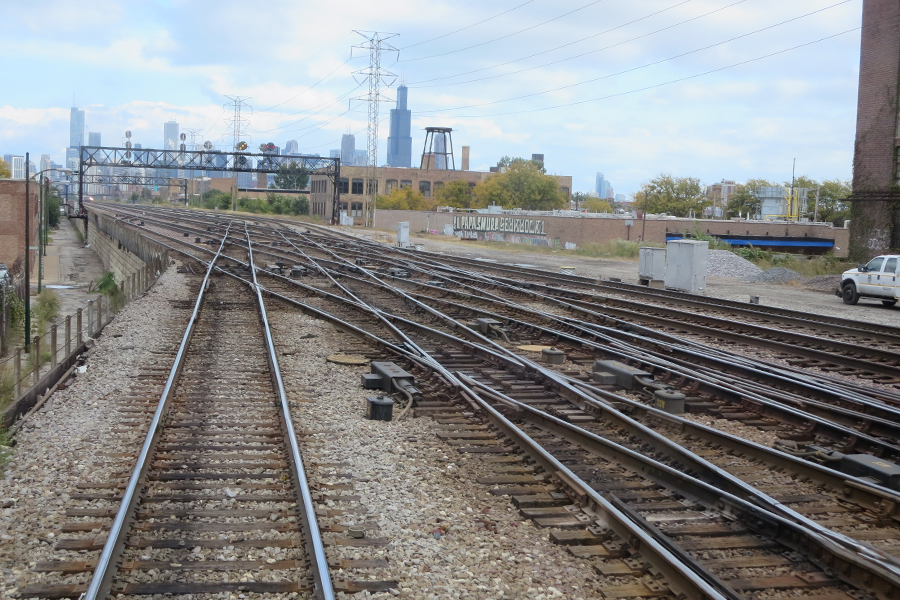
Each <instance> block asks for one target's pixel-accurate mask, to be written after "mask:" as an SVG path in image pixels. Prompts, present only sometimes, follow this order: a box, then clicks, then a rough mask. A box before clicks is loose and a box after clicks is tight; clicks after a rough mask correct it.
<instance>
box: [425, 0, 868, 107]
mask: <svg viewBox="0 0 900 600" xmlns="http://www.w3.org/2000/svg"><path fill="white" fill-rule="evenodd" d="M852 1H853V0H841V2H838V3H836V4H832V5H831V6H826V7H825V8H820V9H818V10H814V11H812V12H808V13H806V14H803V15H800V16H797V17H792V18H790V19H787V20H785V21H781V22H780V23H775V24H774V25H768V26H766V27H762V28H760V29H757V30H755V31H751V32H748V33H743V34H741V35H738V36H735V37H732V38H729V39H727V40H723V41H721V42H716V43H715V44H709V45H708V46H703V47H701V48H695V49H694V50H689V51H687V52H682V53H681V54H676V55H674V56H669V57H668V58H663V59H660V60H657V61H653V62H651V63H647V64H645V65H640V66H638V67H632V68H630V69H625V70H623V71H618V72H616V73H610V74H609V75H601V76H600V77H594V78H592V79H587V80H585V81H579V82H576V83H570V84H568V85H563V86H560V87H557V88H553V89H550V90H544V91H541V92H534V93H531V94H523V95H521V96H514V97H512V98H504V99H502V100H492V101H491V102H482V103H479V104H468V105H465V106H457V107H454V108H442V109H435V110H424V111H418V112H417V113H416V114H427V113H437V112H443V111H447V110H462V109H465V108H476V107H479V106H490V105H492V104H501V103H504V102H512V101H514V100H523V99H525V98H533V97H535V96H543V95H544V94H551V93H553V92H559V91H561V90H566V89H570V88H573V87H578V86H580V85H586V84H588V83H596V82H597V81H601V80H603V79H609V78H611V77H616V76H618V75H623V74H625V73H632V72H634V71H639V70H641V69H646V68H648V67H652V66H655V65H659V64H662V63H664V62H668V61H670V60H675V59H677V58H683V57H685V56H688V55H690V54H696V53H697V52H702V51H703V50H709V49H710V48H715V47H716V46H721V45H723V44H727V43H729V42H733V41H735V40H739V39H741V38H745V37H748V36H751V35H755V34H757V33H760V32H763V31H766V30H769V29H774V28H775V27H780V26H781V25H785V24H787V23H791V22H793V21H797V20H799V19H803V18H805V17H809V16H811V15H814V14H816V13H820V12H823V11H826V10H828V9H831V8H834V7H836V6H840V5H841V4H847V3H848V2H852Z"/></svg>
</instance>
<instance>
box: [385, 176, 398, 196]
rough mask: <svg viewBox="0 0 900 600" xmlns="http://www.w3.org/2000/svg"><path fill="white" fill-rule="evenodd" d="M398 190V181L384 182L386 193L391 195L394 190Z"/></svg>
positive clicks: (389, 180)
mask: <svg viewBox="0 0 900 600" xmlns="http://www.w3.org/2000/svg"><path fill="white" fill-rule="evenodd" d="M396 189H397V180H396V179H388V180H387V181H385V182H384V193H386V194H390V193H391V192H393V191H394V190H396Z"/></svg>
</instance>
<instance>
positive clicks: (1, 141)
mask: <svg viewBox="0 0 900 600" xmlns="http://www.w3.org/2000/svg"><path fill="white" fill-rule="evenodd" d="M39 4H40V3H39ZM101 5H102V6H107V5H106V4H105V3H100V2H97V3H91V4H90V6H89V7H88V10H86V11H85V12H84V14H83V15H81V14H75V15H74V16H71V17H70V18H68V19H64V18H62V17H61V15H60V14H58V11H53V10H48V11H40V12H41V13H42V14H43V19H44V20H43V22H42V25H41V27H34V26H33V25H32V23H31V21H30V20H29V19H30V16H29V15H30V14H31V12H30V11H26V10H25V9H24V8H22V7H15V6H14V7H11V8H10V10H9V12H8V15H7V16H8V18H7V19H6V20H5V23H4V24H0V31H3V32H4V34H5V35H4V36H0V47H3V46H4V45H5V47H6V49H7V51H8V52H12V53H15V52H22V51H24V50H27V49H36V48H40V52H38V53H37V54H36V55H35V58H34V59H33V61H32V62H33V63H34V62H35V61H36V64H34V65H32V66H36V67H38V68H43V67H46V68H48V69H49V68H51V67H52V68H54V69H56V70H58V71H62V75H61V76H60V77H55V78H54V81H53V86H52V87H51V88H49V89H47V88H41V89H38V88H34V89H30V88H28V89H10V90H6V92H7V93H5V98H4V105H3V107H2V109H0V151H2V152H4V153H5V152H11V153H14V154H21V153H24V152H25V151H30V152H31V153H32V154H33V155H36V156H39V155H40V154H50V155H51V156H52V157H53V158H54V159H56V160H59V159H60V158H61V157H62V156H63V153H64V152H65V149H66V148H67V147H69V145H67V144H66V142H71V139H69V140H66V138H65V128H67V127H68V126H69V117H70V111H71V107H70V105H71V104H72V93H73V92H75V94H76V97H77V99H78V106H79V108H78V110H83V111H85V112H86V120H87V121H89V124H88V126H89V128H90V129H91V130H92V131H95V132H100V133H101V134H102V136H103V139H106V140H117V141H119V140H121V139H122V137H123V134H124V131H125V130H131V131H132V132H133V134H134V137H133V140H134V141H138V142H139V143H143V145H144V147H148V148H150V147H154V146H157V145H158V142H156V141H154V140H159V137H158V136H159V134H158V133H156V132H158V131H159V128H160V126H161V125H162V124H163V123H165V122H167V121H176V122H178V123H179V124H180V126H181V127H182V128H192V129H197V130H199V131H200V136H201V139H202V140H203V141H206V140H209V141H211V142H212V143H214V144H215V145H217V146H218V147H224V146H226V145H227V142H228V139H230V135H229V131H230V130H229V128H228V119H229V117H230V116H231V115H230V113H229V111H228V110H225V109H224V104H225V103H227V99H225V96H226V95H235V94H240V95H241V96H248V97H249V98H250V100H249V102H250V104H251V105H252V107H253V109H252V111H248V112H247V114H246V116H247V118H248V119H249V125H248V128H247V130H246V132H247V135H248V137H249V140H248V141H251V142H252V143H251V147H255V146H256V145H258V144H259V143H262V142H275V143H277V144H278V146H279V147H281V146H283V145H284V144H285V142H286V141H289V140H294V141H296V142H297V143H298V148H299V150H300V151H301V152H303V153H309V154H316V153H318V154H323V155H325V154H327V153H328V150H329V149H332V148H335V147H336V146H338V145H339V140H340V137H341V134H342V133H346V132H347V131H348V130H349V131H350V132H352V133H354V134H358V135H362V136H363V138H360V140H359V141H360V145H362V140H363V139H364V138H365V135H366V134H365V130H366V105H365V104H364V103H363V102H360V101H354V100H352V99H353V98H358V97H359V95H360V91H361V90H360V89H359V85H358V82H355V80H354V79H353V77H352V73H353V72H354V71H356V70H359V69H360V68H362V67H365V66H366V65H367V64H368V63H367V57H366V56H363V55H361V54H358V53H357V54H354V55H352V58H348V57H349V56H350V51H349V49H350V46H351V45H352V44H353V43H355V39H354V36H353V35H352V34H351V33H350V28H351V27H353V28H366V29H369V30H384V31H388V30H389V31H396V32H398V33H399V36H398V37H397V38H395V41H396V42H397V43H396V44H395V45H396V46H397V47H398V48H399V49H400V53H399V55H398V56H391V57H390V60H391V61H395V60H397V59H399V64H397V65H396V67H394V70H395V71H396V72H397V73H398V74H400V75H402V78H403V81H404V82H405V83H406V86H407V87H408V89H409V93H410V94H412V96H411V97H414V98H415V103H414V108H415V110H411V111H410V117H411V118H410V121H411V126H410V134H411V138H412V140H413V144H412V146H413V151H412V156H411V161H412V163H414V164H415V163H417V162H418V161H417V154H418V144H419V143H421V140H422V139H423V136H424V132H423V131H422V130H423V129H424V127H426V126H447V127H453V129H454V141H455V142H456V144H457V145H458V146H463V145H467V146H469V147H470V148H471V168H472V169H473V170H486V169H487V168H488V167H489V166H491V165H493V164H496V161H497V160H498V159H499V158H500V157H502V156H504V155H509V156H523V157H527V156H530V155H531V154H532V153H533V152H536V151H544V152H545V153H546V155H547V156H548V162H547V164H546V167H547V169H548V171H549V172H553V173H571V174H573V175H574V176H575V189H576V190H582V191H587V190H591V189H592V188H593V187H594V175H595V172H596V171H597V170H599V169H598V168H601V165H602V169H603V170H604V172H605V173H606V175H607V177H608V178H609V179H610V180H612V181H615V182H616V184H617V185H616V191H617V192H621V191H625V192H627V193H629V194H630V193H633V192H634V191H636V190H637V189H638V187H639V186H640V184H641V183H642V182H644V181H646V180H648V179H649V178H651V177H653V176H656V175H658V174H659V173H663V172H667V173H672V174H674V175H678V176H693V177H699V178H700V179H701V180H702V181H704V182H706V183H711V182H715V181H718V180H720V179H721V178H722V177H723V176H727V177H731V178H734V179H736V180H746V179H747V178H750V177H762V178H766V179H770V180H779V181H780V180H784V179H785V178H786V177H788V176H789V174H790V167H791V163H792V160H793V158H794V157H797V158H798V161H797V169H798V173H803V174H806V175H809V176H810V177H813V178H818V179H822V178H834V177H840V178H844V179H846V178H849V176H850V173H851V168H850V166H851V157H852V150H853V135H854V131H855V112H856V103H855V93H854V92H855V88H856V83H857V79H858V63H859V31H858V26H859V20H860V19H859V17H860V12H861V2H859V1H858V0H853V1H851V2H849V3H844V4H841V5H831V4H828V3H826V2H822V1H814V0H798V1H797V2H795V3H791V4H784V3H776V2H773V1H772V0H760V1H759V2H756V3H753V4H752V5H750V4H744V3H739V5H732V4H726V5H723V6H701V5H695V4H693V3H681V4H675V5H669V4H666V3H664V2H662V1H656V0H650V1H648V2H647V3H640V4H639V5H629V6H624V5H616V6H613V5H604V4H597V5H596V6H594V5H590V6H588V7H583V6H581V5H578V4H576V3H574V2H563V3H562V4H557V5H553V6H550V5H547V6H537V5H533V4H528V5H527V6H526V5H522V6H519V5H517V4H514V3H504V4H503V5H502V6H474V5H466V6H465V7H461V6H456V5H450V4H436V5H434V6H433V7H431V9H430V10H429V11H423V10H420V9H410V8H409V7H408V6H406V5H404V4H402V3H401V2H394V1H392V0H389V1H387V2H386V3H385V4H384V5H383V6H379V8H378V10H375V9H374V8H372V9H366V10H359V11H356V12H352V11H351V12H352V14H354V18H353V23H349V22H347V20H346V14H347V13H346V12H345V7H343V5H342V7H341V9H340V10H339V9H338V8H337V7H328V8H326V9H324V14H323V19H322V21H323V24H322V26H321V27H318V28H314V31H310V32H308V33H307V34H306V35H304V36H303V39H296V37H295V36H293V35H292V32H291V29H290V28H289V27H287V26H286V22H287V21H289V20H290V18H289V17H291V16H292V15H293V16H296V15H297V14H298V13H297V11H298V10H299V8H298V7H295V6H293V5H291V4H290V3H279V2H276V7H275V8H277V9H278V10H279V11H283V12H284V14H285V19H283V21H285V23H284V24H283V23H267V24H265V29H264V30H263V29H260V27H262V25H261V24H260V23H256V22H253V23H249V24H245V23H238V22H235V21H234V20H231V19H227V18H225V17H221V18H219V17H216V24H217V26H218V27H219V29H218V30H217V32H216V36H215V37H213V36H211V35H210V34H206V33H202V32H201V33H200V34H197V33H196V32H194V31H192V30H191V29H190V28H187V27H186V26H185V25H184V19H183V18H180V17H179V18H173V17H174V13H173V11H174V8H170V7H167V6H161V5H160V6H154V7H152V8H151V7H136V6H119V5H113V4H110V5H108V8H109V10H100V9H98V8H97V7H98V6H101ZM231 5H232V3H231V2H225V3H224V4H223V14H227V13H228V11H227V9H228V7H230V6H231ZM47 6H48V7H50V6H52V5H51V4H48V5H47ZM235 6H237V5H236V4H235ZM353 6H356V5H353ZM30 10H31V11H33V10H34V9H30ZM301 12H302V11H301ZM569 12H572V13H573V14H572V15H570V16H563V15H566V14H567V13H569ZM44 13H46V14H44ZM339 13H340V14H339ZM184 17H185V18H207V19H208V18H209V15H206V14H204V13H202V11H200V10H199V8H198V7H186V8H185V15H184ZM329 17H335V18H334V19H331V20H329ZM338 17H339V18H338ZM484 19H490V23H489V24H487V25H479V23H480V22H481V21H482V20H484ZM449 21H453V25H450V23H449ZM788 21H790V22H788ZM598 22H602V23H604V25H603V26H602V27H600V26H598V25H597V23H598ZM88 23H90V24H91V25H90V26H89V27H88V26H87V24H88ZM88 30H90V31H92V34H91V35H87V34H86V33H77V34H76V35H70V34H71V33H72V32H73V31H75V32H81V31H85V32H86V31H88ZM457 30H459V31H458V32H457ZM261 31H265V34H266V37H267V39H271V40H272V42H273V43H276V44H277V43H280V44H282V45H285V47H286V48H288V49H289V50H290V51H289V52H284V53H281V54H279V55H277V56H274V57H270V56H268V54H267V58H266V60H265V61H260V56H261V54H260V52H261V51H259V50H255V49H253V47H252V46H251V45H250V43H249V39H250V38H251V37H252V34H253V33H254V32H255V33H259V32H261ZM504 36H506V37H504ZM560 36H563V37H565V39H566V41H565V42H561V41H560V40H559V39H558V38H560ZM828 36H836V37H831V38H830V39H828V40H822V38H825V37H828ZM501 38H503V39H501ZM61 39H65V40H66V42H65V44H62V43H61V42H60V41H59V40H61ZM224 39H230V40H232V41H231V42H230V44H231V45H235V48H234V50H235V51H230V52H216V49H218V48H220V45H221V43H222V42H221V40H224ZM804 44H809V45H808V46H803V45H804ZM796 46H803V47H797V48H795V47H796ZM706 47H709V49H708V50H703V48H706ZM79 48H80V49H82V51H79V50H77V49H79ZM73 49H76V50H74V51H73ZM28 51H29V52H31V51H32V50H28ZM582 54H583V57H581V58H579V56H581V55H582ZM768 54H772V56H771V57H768V58H764V56H765V55H768ZM75 56H93V57H96V60H94V59H92V60H91V61H89V62H87V63H85V62H83V61H81V62H78V61H75V60H74V58H70V57H75ZM101 57H105V60H100V58H101ZM297 57H302V58H303V61H302V66H301V67H300V68H299V69H298V68H295V67H296V64H297V63H296V61H297ZM673 57H680V58H673ZM260 62H263V63H265V64H264V65H263V66H259V63H260ZM551 63H552V64H551ZM739 63H742V64H740V65H739ZM502 65H508V66H502ZM735 65H738V66H735ZM70 66H71V68H69V67H70ZM21 68H22V67H19V66H18V65H16V64H13V65H12V66H11V69H12V72H11V76H15V75H16V74H17V73H19V70H20V69H21ZM286 72H290V73H291V75H290V77H288V78H284V76H283V75H284V73H286ZM89 81H91V82H96V83H92V84H90V85H88V83H87V82H89ZM113 81H115V82H116V84H115V85H112V83H111V82H113ZM672 82H674V83H672ZM399 83H400V82H399V81H397V82H396V83H394V84H393V87H390V88H387V89H386V90H385V93H386V95H387V96H388V97H395V95H397V93H398V90H397V85H398V84H399ZM354 86H356V87H354ZM384 108H385V110H383V112H382V114H383V117H382V119H381V127H380V131H381V135H380V136H379V149H380V152H379V157H378V159H377V162H378V164H385V163H386V162H387V150H388V147H389V145H388V139H389V137H390V128H389V123H388V119H389V115H388V114H387V113H388V109H390V110H397V108H398V107H396V106H395V105H394V103H388V104H387V106H385V107H384ZM83 131H84V130H83V129H82V135H83ZM70 134H71V132H70ZM70 137H71V135H70ZM82 139H83V138H82ZM111 145H120V144H119V143H118V142H117V143H113V144H111ZM456 158H457V160H458V159H459V158H460V157H459V156H457V157H456Z"/></svg>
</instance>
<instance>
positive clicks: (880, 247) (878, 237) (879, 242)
mask: <svg viewBox="0 0 900 600" xmlns="http://www.w3.org/2000/svg"><path fill="white" fill-rule="evenodd" d="M890 245H891V231H890V229H881V228H876V229H873V230H872V235H870V236H869V241H868V242H866V246H867V247H868V248H869V250H875V251H876V252H882V251H884V250H887V249H888V248H889V247H890Z"/></svg>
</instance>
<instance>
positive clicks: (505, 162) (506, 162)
mask: <svg viewBox="0 0 900 600" xmlns="http://www.w3.org/2000/svg"><path fill="white" fill-rule="evenodd" d="M523 164H527V165H531V166H533V167H534V168H536V169H537V170H538V171H540V172H541V174H542V175H543V174H546V173H547V170H546V169H545V168H544V163H543V162H542V161H540V160H532V159H528V158H510V157H508V156H504V157H503V158H501V159H500V160H498V161H497V166H498V167H500V168H501V169H508V168H509V167H511V166H512V165H523Z"/></svg>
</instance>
